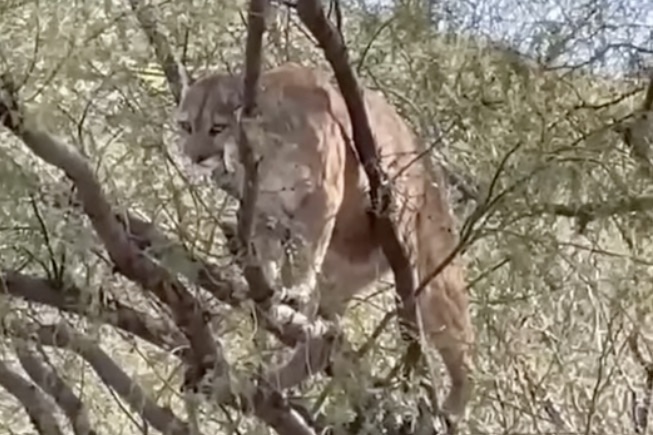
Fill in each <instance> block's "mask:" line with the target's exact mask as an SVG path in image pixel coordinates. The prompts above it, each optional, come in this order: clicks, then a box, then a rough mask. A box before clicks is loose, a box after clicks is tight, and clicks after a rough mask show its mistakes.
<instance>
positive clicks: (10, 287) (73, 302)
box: [0, 271, 187, 351]
mask: <svg viewBox="0 0 653 435" xmlns="http://www.w3.org/2000/svg"><path fill="white" fill-rule="evenodd" d="M0 293H7V294H10V295H12V296H15V297H19V298H22V299H24V300H26V301H29V302H35V303H39V304H43V305H47V306H49V307H53V308H57V309H60V310H63V311H67V312H69V313H74V314H79V315H83V316H86V317H89V316H91V315H93V318H94V319H97V320H99V321H101V322H104V323H107V324H109V325H112V326H115V327H117V328H120V329H122V330H123V331H125V332H128V333H130V334H134V335H135V336H137V337H140V338H142V339H143V340H145V341H147V342H149V343H152V344H154V345H155V346H158V347H160V348H162V349H165V350H168V351H172V350H174V349H177V348H180V347H182V346H186V345H187V341H186V338H185V337H184V336H183V335H181V334H180V333H179V331H178V330H176V328H174V327H173V326H172V325H170V324H168V323H167V322H165V321H162V320H158V319H155V318H154V317H152V316H150V315H148V314H146V313H143V312H140V311H138V310H135V309H133V308H131V307H128V306H126V305H123V304H122V303H120V302H118V301H116V300H111V301H104V300H101V301H100V304H101V308H100V309H99V310H98V309H97V306H96V304H94V303H93V302H92V301H91V297H90V296H89V295H84V292H83V291H82V290H81V289H80V288H79V287H77V286H75V285H74V284H68V285H66V286H57V285H55V283H53V282H52V281H50V280H48V279H44V278H36V277H33V276H29V275H25V274H23V273H20V272H15V271H8V272H6V273H5V274H4V275H2V274H0Z"/></svg>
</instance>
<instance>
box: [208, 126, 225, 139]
mask: <svg viewBox="0 0 653 435" xmlns="http://www.w3.org/2000/svg"><path fill="white" fill-rule="evenodd" d="M225 128H227V126H226V125H224V124H213V125H212V126H211V130H209V134H210V135H211V136H215V135H218V134H220V133H222V132H223V131H224V129H225Z"/></svg>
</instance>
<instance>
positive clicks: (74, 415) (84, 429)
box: [15, 340, 97, 435]
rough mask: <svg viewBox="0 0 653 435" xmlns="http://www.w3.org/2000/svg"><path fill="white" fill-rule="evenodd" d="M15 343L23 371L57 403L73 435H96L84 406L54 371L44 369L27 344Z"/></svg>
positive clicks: (40, 360)
mask: <svg viewBox="0 0 653 435" xmlns="http://www.w3.org/2000/svg"><path fill="white" fill-rule="evenodd" d="M15 341H16V344H15V349H16V355H17V356H18V360H19V361H20V364H21V365H22V366H23V369H25V371H26V372H27V374H28V375H29V376H30V378H32V380H33V381H34V382H35V383H36V384H37V385H38V386H39V387H41V389H43V391H45V392H46V393H48V394H49V395H50V396H51V397H52V398H53V399H54V401H55V402H57V404H58V405H59V407H60V408H61V409H62V410H63V412H64V413H65V414H66V417H68V420H69V421H70V424H71V426H72V428H73V431H74V432H75V435H97V432H95V431H94V430H93V429H91V423H90V421H89V419H88V410H87V409H86V406H84V404H83V403H82V401H81V400H80V399H79V397H77V395H75V393H74V392H73V390H72V389H71V388H70V387H69V386H68V384H66V383H65V382H64V380H63V379H61V377H60V376H59V375H58V374H57V373H56V372H55V371H54V370H51V369H50V368H48V367H46V365H45V363H44V361H43V360H42V358H41V357H39V356H38V355H37V354H36V352H34V350H32V349H29V347H28V345H27V343H25V342H24V341H22V340H15Z"/></svg>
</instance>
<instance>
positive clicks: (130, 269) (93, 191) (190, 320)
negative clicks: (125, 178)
mask: <svg viewBox="0 0 653 435" xmlns="http://www.w3.org/2000/svg"><path fill="white" fill-rule="evenodd" d="M18 101H19V100H18V95H17V93H16V91H15V87H14V84H13V81H12V80H11V78H10V76H9V74H8V73H5V74H3V75H2V80H0V121H1V122H2V123H3V124H4V126H5V127H7V128H8V129H9V130H10V131H11V132H12V133H14V134H15V135H16V136H17V137H19V138H20V139H21V140H22V141H23V143H24V144H25V145H26V146H27V147H28V148H29V149H30V150H31V151H32V152H33V153H34V154H35V155H36V156H38V157H40V158H41V159H42V160H43V161H45V162H46V163H49V164H50V165H52V166H55V167H57V168H59V169H61V170H62V171H64V172H65V174H66V176H67V177H68V178H70V179H71V180H72V181H73V183H74V184H75V187H76V188H77V194H78V197H79V199H80V201H81V203H82V208H83V209H84V212H85V213H86V215H87V216H88V218H89V219H90V221H91V223H92V225H93V228H94V229H95V232H96V233H97V235H98V236H99V238H100V240H102V242H103V243H104V246H105V248H106V250H107V251H108V254H109V256H110V257H111V260H112V261H113V262H114V264H115V266H116V269H117V271H118V272H120V273H121V274H122V275H124V276H125V277H127V278H128V279H130V280H132V281H134V282H137V283H139V284H140V285H141V286H142V287H143V288H144V289H146V290H148V291H150V292H152V293H153V294H154V295H155V296H156V297H157V298H158V299H159V300H160V301H161V302H163V303H164V304H166V305H168V307H170V309H171V311H172V313H173V316H174V320H175V323H176V324H177V326H178V327H179V329H180V330H181V331H182V333H183V334H184V335H185V336H186V338H187V339H188V342H189V344H190V347H191V350H192V352H191V357H192V362H191V361H189V363H190V364H189V367H187V371H186V380H185V383H184V384H185V385H186V386H190V387H191V388H194V386H195V385H196V384H198V383H200V381H202V380H204V379H205V377H206V375H208V374H211V375H212V377H213V379H214V380H218V381H220V385H221V391H220V392H219V393H218V394H219V395H220V396H221V395H223V394H225V395H226V394H229V391H228V389H229V380H228V378H229V370H228V366H227V364H226V361H225V360H224V357H223V355H224V353H223V352H222V349H221V347H220V345H219V343H217V341H216V340H214V339H213V337H212V335H211V331H210V330H209V328H208V325H207V324H206V321H205V319H204V316H203V312H202V307H201V305H200V303H199V302H198V301H197V300H196V299H195V298H194V297H193V295H192V294H191V293H190V292H189V291H188V290H187V289H186V288H185V287H184V286H183V284H182V283H181V282H180V281H179V280H177V279H176V278H175V277H174V276H172V275H171V274H170V273H168V271H167V270H166V269H164V268H163V267H161V266H159V265H158V264H156V263H155V262H153V261H152V260H151V259H149V258H148V257H147V256H146V255H144V254H143V252H142V251H141V249H139V247H138V246H137V245H136V243H135V242H134V241H133V240H130V238H129V237H128V234H127V232H126V231H125V229H124V228H123V226H122V225H121V223H120V221H119V220H118V219H116V217H115V213H114V212H113V210H112V208H111V204H110V203H109V202H108V200H107V198H106V196H105V194H104V192H103V189H102V186H101V185H100V183H99V182H98V180H97V178H96V177H95V175H94V173H93V170H92V168H91V166H90V165H89V164H88V162H87V161H86V159H85V158H84V157H83V156H82V155H81V154H80V153H79V152H77V151H76V150H74V149H72V148H70V147H69V146H67V145H65V144H63V143H61V142H59V141H58V140H57V139H55V138H54V137H53V136H51V135H50V134H48V133H46V132H44V131H41V130H39V129H38V128H37V127H36V126H35V125H34V124H33V123H32V122H31V121H30V120H29V119H27V117H26V116H25V112H24V109H23V108H22V107H21V106H20V105H19V103H18ZM222 390H225V391H222Z"/></svg>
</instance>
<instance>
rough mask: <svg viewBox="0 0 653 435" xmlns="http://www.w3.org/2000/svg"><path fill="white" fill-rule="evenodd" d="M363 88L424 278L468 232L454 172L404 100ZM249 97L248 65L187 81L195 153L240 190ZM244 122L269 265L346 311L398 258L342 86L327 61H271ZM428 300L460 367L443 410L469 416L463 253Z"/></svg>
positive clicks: (276, 276)
mask: <svg viewBox="0 0 653 435" xmlns="http://www.w3.org/2000/svg"><path fill="white" fill-rule="evenodd" d="M363 92H364V96H365V102H366V105H367V114H368V117H369V120H370V125H371V127H372V131H373V133H374V135H375V139H376V146H377V152H378V154H379V156H380V159H381V166H382V168H383V169H384V170H385V171H386V173H387V174H388V176H389V177H390V179H391V180H392V182H393V194H394V198H395V204H394V206H395V210H396V211H397V214H396V216H397V222H396V225H397V229H398V232H399V233H400V234H401V237H402V241H403V243H404V244H405V246H406V249H407V251H408V252H409V256H410V258H411V259H412V261H413V263H414V264H415V268H416V272H417V277H418V278H419V279H420V280H421V279H424V278H425V277H426V276H428V275H429V273H431V272H432V271H433V270H434V268H436V267H437V266H438V265H439V264H440V262H441V261H443V260H444V258H445V257H446V256H447V255H448V254H449V253H450V252H451V250H452V249H453V248H454V247H455V246H456V244H457V242H458V239H457V234H456V230H455V228H454V220H453V216H452V212H451V209H450V206H449V200H448V197H447V193H446V187H445V186H444V181H443V177H442V176H441V174H439V172H437V171H436V173H435V175H433V174H431V173H430V172H432V171H430V169H429V166H428V165H429V164H426V163H425V162H424V161H423V160H424V159H421V158H419V157H420V156H422V154H421V153H423V151H424V149H423V146H422V145H421V143H420V142H418V140H417V139H416V138H415V136H414V135H413V133H412V131H411V130H410V128H409V127H408V125H407V123H406V122H405V121H404V120H403V119H402V118H401V117H400V116H399V114H398V113H397V112H396V111H395V109H394V108H393V107H392V106H391V105H390V104H389V103H388V102H386V100H385V99H384V98H383V97H382V96H381V95H380V94H377V93H375V92H372V91H370V90H367V89H364V91H363ZM241 99H242V77H240V76H236V75H227V74H210V75H206V76H204V77H203V78H201V79H199V80H197V81H195V82H193V83H190V82H188V81H187V82H186V83H185V84H184V88H183V91H182V97H181V102H180V104H179V107H178V110H177V121H178V123H179V127H180V130H181V136H182V137H181V148H182V151H183V153H184V154H185V156H186V157H187V158H189V159H190V160H191V161H192V163H194V164H196V165H200V166H204V167H205V168H208V169H209V170H210V171H211V173H212V177H213V178H214V180H215V182H216V184H217V185H218V187H220V188H221V189H223V190H225V191H226V192H227V193H229V194H230V195H232V196H234V197H239V196H240V195H241V193H242V188H243V183H244V171H243V168H242V166H241V165H240V161H239V157H238V143H237V140H238V139H237V130H236V126H237V119H238V116H239V115H238V114H239V108H240V105H241ZM244 122H245V123H246V124H245V128H244V131H245V134H246V135H247V138H248V139H249V142H250V143H251V146H252V147H253V149H254V153H255V156H256V158H257V159H258V171H259V195H258V202H257V216H258V219H257V223H256V224H255V228H254V234H253V242H254V245H255V247H256V250H257V252H258V254H259V257H260V260H261V264H262V267H263V270H264V273H265V274H266V276H267V277H268V279H270V280H271V281H272V283H273V284H277V285H279V283H281V284H282V285H283V286H284V287H286V288H290V289H291V290H289V291H290V292H293V291H296V292H298V294H305V293H307V292H308V293H310V292H312V291H313V290H314V288H317V289H319V298H313V299H314V300H315V299H319V302H317V304H319V307H318V308H315V307H313V310H314V311H315V309H319V310H320V312H321V313H322V314H323V315H327V316H328V315H329V314H340V313H342V312H343V311H344V309H345V307H346V304H347V302H348V301H349V300H350V299H351V298H352V297H353V296H354V295H355V294H357V293H359V292H361V291H362V290H363V289H365V288H367V287H368V286H369V285H370V284H372V283H373V282H374V281H375V280H376V279H377V278H378V277H379V276H380V275H382V274H386V273H388V272H389V265H388V262H387V260H386V258H385V256H384V254H383V252H382V249H381V247H380V244H379V241H378V240H377V239H375V237H374V231H373V228H372V227H371V220H370V215H369V213H370V211H369V199H368V180H367V176H366V174H365V172H364V170H363V168H362V166H361V164H360V162H359V160H358V158H357V153H356V150H355V148H354V145H353V142H352V127H351V124H350V120H349V115H348V112H347V108H346V106H345V103H344V100H343V97H342V95H341V94H340V91H339V89H338V88H337V86H336V85H334V84H332V83H331V80H330V77H329V76H328V75H327V74H326V73H323V72H321V71H318V70H315V69H312V68H308V67H303V66H300V65H297V64H293V63H288V64H284V65H282V66H279V67H276V68H274V69H271V70H268V71H264V72H262V74H261V78H260V84H259V93H258V99H257V109H256V116H255V117H254V118H253V119H248V120H244ZM426 158H428V156H426ZM287 244H291V245H292V246H294V248H295V250H296V251H297V252H296V257H297V258H298V261H299V263H300V264H301V267H297V268H295V269H297V270H294V271H293V273H292V275H293V276H292V277H290V278H284V276H283V273H282V269H283V266H284V264H285V263H286V262H287V261H288V255H287V251H288V250H287V249H286V245H287ZM309 296H310V295H309ZM304 297H306V296H304ZM417 306H418V309H417V311H418V313H417V314H418V320H419V323H420V328H421V331H422V333H423V335H424V336H425V338H426V339H427V340H428V341H429V342H430V343H431V345H432V346H434V347H435V348H437V349H438V351H439V352H440V354H441V355H442V358H443V361H444V363H445V365H446V367H447V369H448V372H449V374H450V376H451V379H452V387H451V391H450V393H449V395H448V397H447V399H446V401H445V402H444V405H443V411H445V412H446V413H447V414H448V415H449V416H450V417H453V418H459V417H460V416H461V415H462V414H463V412H464V410H465V406H466V403H467V401H468V399H469V396H470V394H471V386H472V383H471V379H470V372H471V368H470V367H471V365H470V364H471V363H470V361H469V349H470V346H471V345H472V344H473V338H474V334H473V330H472V325H471V322H470V318H469V312H468V300H467V294H466V286H465V280H464V266H463V264H462V263H461V260H460V259H459V258H457V259H456V260H454V261H453V262H451V263H450V264H449V265H448V266H447V267H446V268H445V269H444V270H443V271H442V272H441V273H440V274H439V275H438V276H436V277H435V278H434V279H433V280H432V281H431V282H430V283H429V284H428V286H427V287H426V288H425V290H424V291H422V292H421V294H420V295H419V297H418V299H417ZM314 311H313V312H314Z"/></svg>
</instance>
